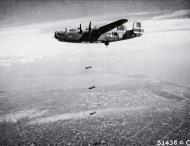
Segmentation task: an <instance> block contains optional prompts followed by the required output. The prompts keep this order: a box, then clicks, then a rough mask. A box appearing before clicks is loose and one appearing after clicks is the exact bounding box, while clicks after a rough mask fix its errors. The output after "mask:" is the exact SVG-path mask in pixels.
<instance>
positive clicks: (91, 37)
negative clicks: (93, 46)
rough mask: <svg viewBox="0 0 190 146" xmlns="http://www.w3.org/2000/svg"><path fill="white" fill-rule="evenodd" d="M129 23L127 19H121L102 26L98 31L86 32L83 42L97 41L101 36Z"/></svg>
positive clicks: (82, 38)
mask: <svg viewBox="0 0 190 146" xmlns="http://www.w3.org/2000/svg"><path fill="white" fill-rule="evenodd" d="M127 21H128V20H127V19H120V20H117V21H115V22H112V23H109V24H107V25H104V26H101V27H99V28H98V29H93V30H92V31H91V32H90V31H89V32H85V33H84V34H83V35H82V37H81V41H90V42H93V41H96V40H97V39H98V38H99V37H100V35H102V34H104V33H106V32H108V31H110V30H112V29H114V28H116V27H118V26H120V25H122V24H124V23H126V22H127Z"/></svg>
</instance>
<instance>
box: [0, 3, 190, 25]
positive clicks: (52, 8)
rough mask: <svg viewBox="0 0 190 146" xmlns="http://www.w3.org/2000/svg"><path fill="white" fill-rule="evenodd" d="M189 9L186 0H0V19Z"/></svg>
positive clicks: (154, 13)
mask: <svg viewBox="0 0 190 146" xmlns="http://www.w3.org/2000/svg"><path fill="white" fill-rule="evenodd" d="M189 9H190V1H189V0H118V1H116V0H111V1H108V0H94V1H93V0H1V1H0V22H1V26H2V25H5V26H7V25H20V24H30V23H36V22H37V23H38V22H47V21H55V20H68V19H75V18H82V17H100V16H113V15H114V16H117V17H118V18H121V16H125V17H127V18H134V17H136V18H141V19H147V18H148V19H149V18H152V17H156V16H160V15H172V13H175V12H177V11H180V10H185V12H179V13H180V14H181V13H182V14H184V13H185V14H187V15H186V17H190V12H189ZM187 10H188V12H186V11H187ZM180 14H179V15H180Z"/></svg>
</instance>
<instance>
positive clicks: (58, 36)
mask: <svg viewBox="0 0 190 146" xmlns="http://www.w3.org/2000/svg"><path fill="white" fill-rule="evenodd" d="M65 34H66V32H64V31H56V32H55V33H54V37H55V38H56V39H58V40H61V39H64V36H65Z"/></svg>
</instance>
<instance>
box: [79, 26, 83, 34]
mask: <svg viewBox="0 0 190 146" xmlns="http://www.w3.org/2000/svg"><path fill="white" fill-rule="evenodd" d="M79 29H80V33H83V31H82V26H81V24H80V27H79Z"/></svg>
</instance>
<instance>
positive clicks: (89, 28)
mask: <svg viewBox="0 0 190 146" xmlns="http://www.w3.org/2000/svg"><path fill="white" fill-rule="evenodd" d="M88 30H89V32H91V30H92V28H91V21H90V23H89V27H88Z"/></svg>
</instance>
